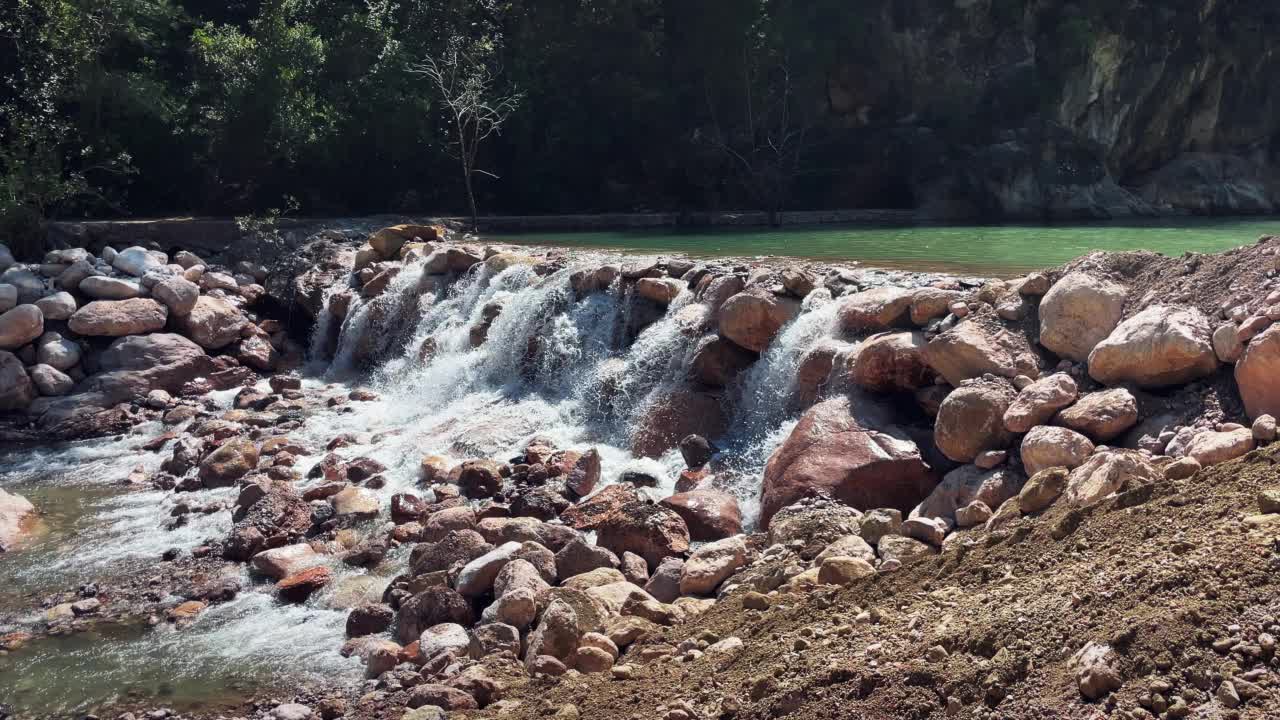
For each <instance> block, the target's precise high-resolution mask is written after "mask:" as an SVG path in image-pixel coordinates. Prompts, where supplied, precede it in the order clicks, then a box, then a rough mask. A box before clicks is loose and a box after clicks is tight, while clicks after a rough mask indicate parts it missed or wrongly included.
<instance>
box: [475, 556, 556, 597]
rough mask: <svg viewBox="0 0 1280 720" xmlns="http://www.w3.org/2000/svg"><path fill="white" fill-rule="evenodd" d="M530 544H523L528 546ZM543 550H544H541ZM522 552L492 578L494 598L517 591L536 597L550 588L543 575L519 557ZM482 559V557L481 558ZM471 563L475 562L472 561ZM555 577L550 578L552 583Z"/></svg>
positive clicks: (531, 564)
mask: <svg viewBox="0 0 1280 720" xmlns="http://www.w3.org/2000/svg"><path fill="white" fill-rule="evenodd" d="M528 544H531V543H525V545H528ZM543 549H544V550H545V549H546V548H543ZM522 552H524V550H523V548H522V549H521V550H518V551H516V552H515V553H514V554H513V555H512V557H511V558H510V559H509V560H508V561H507V563H506V564H505V565H503V566H502V569H501V570H499V571H498V574H497V575H496V576H494V578H493V594H494V596H495V597H502V596H503V595H507V594H509V593H513V592H515V591H517V590H522V589H523V590H528V591H529V592H530V593H532V595H533V596H534V597H536V596H537V595H538V594H539V593H541V592H542V591H543V590H546V589H547V588H548V587H550V584H549V583H548V582H547V580H546V579H544V577H543V574H542V573H541V572H540V571H539V570H538V568H536V567H534V565H533V563H531V562H529V561H528V560H525V559H523V558H521V557H519V556H520V554H521V553H522ZM481 557H483V556H481ZM472 562H475V561H474V560H473V561H472ZM554 579H555V577H554V576H552V580H553V581H554Z"/></svg>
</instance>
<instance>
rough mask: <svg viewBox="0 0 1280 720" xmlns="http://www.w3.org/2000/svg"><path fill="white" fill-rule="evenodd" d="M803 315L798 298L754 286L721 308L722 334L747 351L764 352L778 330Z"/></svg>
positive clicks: (735, 296)
mask: <svg viewBox="0 0 1280 720" xmlns="http://www.w3.org/2000/svg"><path fill="white" fill-rule="evenodd" d="M799 314H800V303H799V302H798V301H797V300H794V299H792V298H786V297H778V296H776V295H774V294H773V293H771V292H769V291H768V290H765V289H763V288H750V289H748V290H746V291H744V292H740V293H738V294H737V295H734V296H733V297H731V298H729V299H728V300H727V301H725V303H724V305H722V306H721V307H720V312H719V323H720V334H721V335H724V336H725V337H726V338H728V339H729V340H731V341H733V342H734V343H736V344H737V345H739V346H740V347H743V348H746V349H747V350H751V351H753V352H757V353H759V352H764V350H765V348H767V347H769V343H770V342H772V341H773V338H774V336H776V335H777V334H778V331H779V330H781V329H782V327H783V326H784V325H786V324H787V323H789V322H791V320H792V319H794V318H795V317H796V316H797V315H799Z"/></svg>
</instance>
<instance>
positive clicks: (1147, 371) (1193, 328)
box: [1089, 305, 1218, 388]
mask: <svg viewBox="0 0 1280 720" xmlns="http://www.w3.org/2000/svg"><path fill="white" fill-rule="evenodd" d="M1217 368H1218V357H1217V355H1215V354H1214V351H1213V345H1212V343H1211V342H1210V331H1209V319H1208V318H1206V317H1205V315H1204V313H1202V312H1200V311H1199V310H1197V309H1195V308H1177V307H1170V306H1164V305H1156V306H1152V307H1149V308H1147V309H1146V310H1143V311H1142V312H1140V313H1138V314H1137V315H1134V316H1133V317H1131V318H1129V319H1128V320H1125V321H1124V322H1122V323H1120V325H1118V326H1117V327H1116V329H1115V330H1113V331H1112V332H1111V334H1110V335H1108V336H1107V337H1106V339H1104V340H1102V341H1101V342H1099V343H1098V344H1097V345H1096V346H1095V347H1094V348H1093V351H1092V352H1090V353H1089V375H1090V376H1091V377H1092V378H1093V379H1094V380H1097V381H1098V382H1100V383H1103V384H1104V385H1116V384H1119V383H1124V382H1131V383H1134V384H1135V385H1138V386H1139V387H1143V388H1160V387H1167V386H1170V385H1180V384H1183V383H1187V382H1190V381H1192V380H1196V379H1198V378H1201V377H1205V376H1207V375H1211V374H1213V372H1214V371H1215V370H1217Z"/></svg>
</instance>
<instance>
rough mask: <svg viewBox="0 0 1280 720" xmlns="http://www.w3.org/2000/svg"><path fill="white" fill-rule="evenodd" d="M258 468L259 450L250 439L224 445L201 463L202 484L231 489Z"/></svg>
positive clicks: (232, 441) (235, 440) (208, 486)
mask: <svg viewBox="0 0 1280 720" xmlns="http://www.w3.org/2000/svg"><path fill="white" fill-rule="evenodd" d="M257 466H258V449H257V447H256V446H255V445H254V444H253V441H252V440H250V439H248V438H235V439H233V440H228V441H227V442H225V443H223V444H222V446H221V447H219V448H218V449H217V450H214V451H213V452H211V453H209V455H208V456H207V457H205V459H204V460H202V461H201V462H200V482H201V483H203V484H204V486H205V487H207V488H219V487H230V486H232V485H234V484H235V483H236V481H237V480H239V479H240V478H242V477H244V476H245V475H247V474H249V473H250V472H251V471H253V470H254V469H255V468H256V467H257Z"/></svg>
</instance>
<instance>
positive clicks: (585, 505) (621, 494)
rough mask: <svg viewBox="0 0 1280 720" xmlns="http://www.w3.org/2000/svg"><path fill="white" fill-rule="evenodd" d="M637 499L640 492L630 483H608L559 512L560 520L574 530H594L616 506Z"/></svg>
mask: <svg viewBox="0 0 1280 720" xmlns="http://www.w3.org/2000/svg"><path fill="white" fill-rule="evenodd" d="M639 499H640V494H639V493H637V492H636V489H635V488H633V487H631V486H630V485H624V484H618V485H610V486H608V487H606V488H604V489H603V490H601V491H600V492H598V493H596V494H595V495H594V496H592V497H590V498H588V499H586V500H584V501H582V502H580V503H578V504H577V505H574V506H573V507H571V508H569V509H568V510H565V511H564V512H563V513H561V514H560V520H561V522H563V523H565V524H566V525H568V526H569V527H571V528H574V529H575V530H595V529H596V528H597V527H599V526H600V523H602V522H603V521H604V520H605V518H607V517H609V516H610V515H612V514H613V513H615V512H617V510H618V508H620V507H622V506H623V505H626V504H628V503H631V502H636V501H638V500H639Z"/></svg>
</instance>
